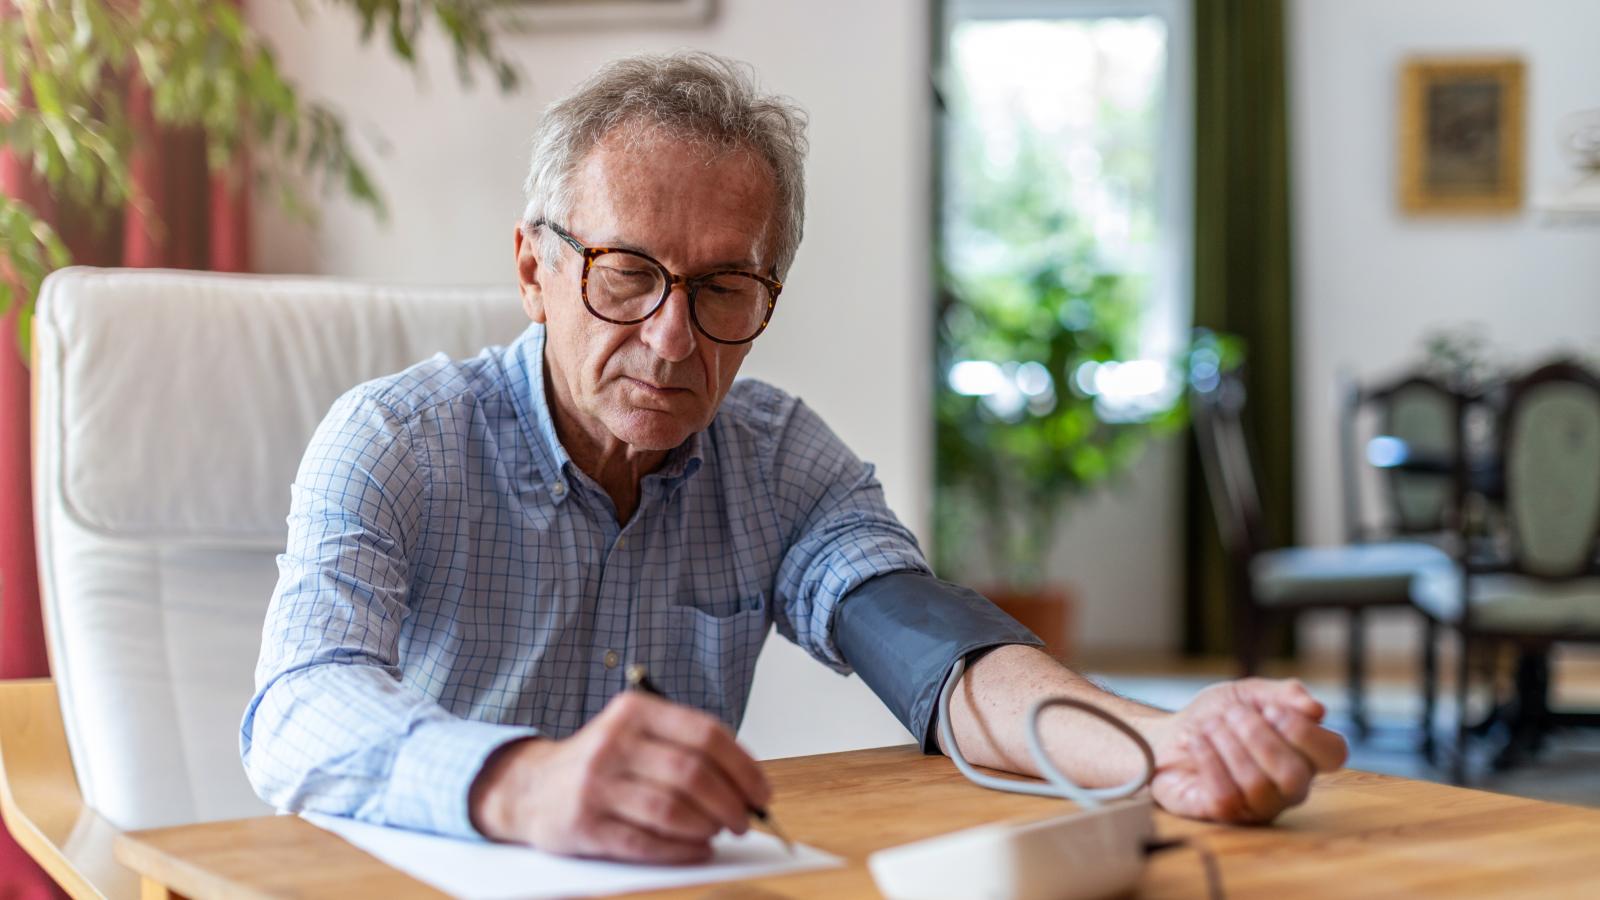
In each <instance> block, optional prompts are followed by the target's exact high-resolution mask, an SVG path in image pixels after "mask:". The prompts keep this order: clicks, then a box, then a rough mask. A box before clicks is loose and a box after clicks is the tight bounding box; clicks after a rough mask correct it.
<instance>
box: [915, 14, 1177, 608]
mask: <svg viewBox="0 0 1600 900" xmlns="http://www.w3.org/2000/svg"><path fill="white" fill-rule="evenodd" d="M1136 24H1137V23H1136ZM1110 27H1121V26H1117V25H1113V26H1110ZM999 28H1008V29H1011V31H1010V32H1009V35H1008V36H1007V38H1006V39H1004V40H1001V41H999V42H995V41H994V39H993V38H989V37H985V36H984V35H983V34H982V33H981V30H983V29H999ZM1101 28H1103V26H1102V25H1100V24H1099V23H1081V22H1067V23H1055V22H1042V23H1027V22H1023V23H990V22H986V21H978V22H974V23H968V24H965V25H963V26H962V27H961V28H960V29H958V30H957V32H956V33H955V35H954V37H953V41H952V48H953V49H952V73H953V77H952V78H951V80H950V82H949V84H948V85H947V87H948V90H949V95H948V96H949V101H950V103H949V108H950V110H951V119H950V127H949V128H948V129H947V131H946V135H947V140H946V143H945V151H946V159H945V161H944V170H945V171H944V177H945V194H946V205H945V208H944V209H943V210H942V211H941V216H942V219H941V221H942V223H943V228H942V230H943V235H942V246H941V248H940V251H941V273H940V280H941V299H940V306H939V309H938V312H937V329H938V331H937V344H936V346H937V370H938V373H939V383H938V387H937V395H936V398H935V426H936V456H935V481H936V487H937V490H936V495H935V505H934V519H935V533H934V548H933V549H934V559H935V562H936V564H937V566H938V568H939V569H940V570H941V572H942V573H944V574H946V575H948V576H950V577H955V578H958V579H963V580H979V581H982V580H994V581H998V582H1003V583H1004V584H1005V586H1007V587H1009V588H1013V589H1015V588H1024V589H1026V588H1032V587H1036V586H1039V585H1040V584H1041V583H1043V582H1045V581H1047V580H1048V577H1049V572H1048V571H1047V568H1048V567H1047V562H1046V561H1047V559H1048V555H1049V552H1050V548H1051V546H1052V544H1053V541H1054V538H1055V537H1056V534H1057V531H1058V529H1059V526H1060V525H1061V523H1062V522H1063V521H1064V519H1065V517H1066V515H1067V514H1068V512H1069V510H1070V507H1071V504H1072V502H1073V501H1074V500H1075V499H1077V498H1079V497H1081V496H1083V495H1085V494H1088V493H1090V492H1092V491H1095V490H1097V489H1099V488H1100V487H1102V486H1104V485H1105V484H1106V482H1107V481H1108V480H1109V479H1112V478H1113V477H1115V476H1116V475H1117V474H1119V473H1122V472H1125V471H1126V470H1127V469H1128V467H1129V466H1130V465H1131V464H1132V463H1133V462H1134V461H1135V460H1136V459H1137V458H1138V457H1139V454H1140V452H1141V450H1142V449H1143V448H1144V447H1145V445H1146V444H1147V443H1148V442H1149V440H1150V439H1151V438H1152V437H1154V436H1158V435H1164V434H1169V433H1172V432H1174V431H1176V430H1177V429H1179V428H1180V427H1181V426H1182V424H1183V422H1184V420H1185V408H1184V405H1183V403H1182V395H1181V387H1182V385H1181V384H1179V383H1174V382H1181V380H1182V379H1183V373H1185V372H1186V371H1187V369H1186V358H1185V357H1186V354H1185V353H1184V352H1183V351H1180V352H1179V353H1178V354H1176V357H1177V358H1174V359H1172V360H1169V361H1152V360H1145V361H1141V362H1138V363H1137V365H1139V366H1142V367H1143V369H1142V370H1141V371H1142V372H1145V373H1151V372H1154V373H1158V376H1157V377H1159V378H1162V379H1164V380H1165V382H1166V383H1165V385H1164V387H1163V388H1162V389H1161V390H1159V391H1157V392H1155V393H1154V394H1153V395H1152V397H1151V398H1148V399H1147V400H1146V401H1145V402H1144V403H1143V405H1142V406H1139V405H1137V404H1136V405H1135V406H1134V407H1128V406H1126V405H1124V406H1122V407H1120V408H1119V407H1118V406H1117V405H1116V403H1115V402H1114V401H1115V400H1116V399H1117V398H1115V397H1108V396H1106V395H1104V394H1103V392H1102V391H1100V390H1099V389H1098V388H1097V386H1096V383H1095V378H1094V374H1095V373H1096V372H1097V371H1104V372H1111V371H1113V370H1114V369H1115V368H1116V367H1117V366H1120V365H1126V362H1127V361H1130V360H1137V359H1138V358H1139V356H1140V351H1141V346H1140V337H1141V335H1140V330H1141V327H1142V325H1143V324H1144V321H1145V317H1146V316H1147V315H1148V307H1149V298H1150V296H1151V292H1152V289H1153V286H1152V283H1151V276H1150V274H1149V273H1150V272H1151V270H1152V269H1151V266H1150V265H1149V263H1148V261H1149V259H1150V257H1149V256H1148V255H1144V254H1148V253H1150V252H1153V251H1152V249H1151V248H1153V247H1154V245H1155V241H1156V232H1157V222H1156V219H1155V202H1154V199H1153V198H1154V195H1155V184H1154V180H1155V178H1156V175H1157V172H1158V170H1159V166H1158V164H1157V160H1156V157H1157V155H1158V153H1159V128H1160V120H1159V110H1160V102H1161V98H1160V93H1159V91H1158V90H1157V91H1153V92H1150V93H1147V94H1141V95H1140V96H1141V98H1142V99H1141V100H1140V101H1139V102H1135V103H1130V102H1128V101H1127V98H1126V93H1127V92H1124V96H1122V97H1120V98H1119V97H1114V96H1113V95H1114V94H1115V92H1114V91H1107V90H1104V89H1103V85H1104V84H1105V82H1103V81H1102V82H1097V84H1099V85H1101V86H1102V89H1101V90H1100V91H1099V92H1098V93H1092V94H1089V95H1085V94H1078V95H1074V96H1068V94H1067V93H1064V91H1065V90H1066V89H1065V88H1062V87H1060V86H1057V87H1055V88H1053V90H1054V91H1055V93H1054V94H1053V95H1051V96H1049V97H1045V98H1043V99H1044V102H1043V103H1041V102H1040V100H1041V93H1042V92H1045V91H1047V90H1052V89H1051V88H1049V86H1048V85H1044V86H1039V85H1035V84H1032V83H1027V84H1025V85H1024V86H1023V87H1022V88H1021V89H1020V90H1018V91H1017V92H1016V93H1012V94H1009V95H1005V94H1004V93H1003V90H1000V89H997V88H996V87H995V86H994V84H993V83H991V84H985V85H981V87H980V82H981V81H982V80H983V79H984V78H986V77H995V78H998V79H1002V80H1003V79H1005V78H1007V77H1011V76H1010V75H1009V69H1010V68H1011V67H1012V62H1013V61H1012V60H1011V59H1010V58H1008V57H1007V56H1006V54H1004V53H1001V54H998V55H997V54H995V51H994V49H993V48H995V47H997V46H998V47H999V48H1000V49H1002V50H1004V49H1006V48H1007V47H1009V46H1021V47H1026V46H1027V44H1026V43H1025V41H1026V39H1028V38H1029V37H1030V36H1029V35H1028V34H1027V33H1026V30H1027V29H1033V30H1034V31H1035V33H1037V34H1041V35H1045V36H1046V37H1049V35H1051V34H1054V35H1055V36H1056V37H1055V38H1049V39H1051V40H1054V39H1056V38H1061V39H1065V38H1069V37H1071V35H1068V34H1065V32H1066V31H1067V30H1070V29H1080V30H1081V31H1080V32H1078V33H1081V34H1091V33H1092V32H1093V31H1094V29H1101ZM962 29H969V30H967V31H963V30H962ZM1052 29H1054V30H1055V31H1051V30H1052ZM1104 33H1105V32H1104V31H1103V30H1102V31H1101V32H1100V34H1102V35H1103V34H1104ZM969 39H970V41H969ZM986 47H987V48H988V49H986ZM983 54H988V55H987V56H985V55H983ZM1101 71H1102V73H1108V74H1107V77H1110V76H1111V75H1114V74H1115V73H1112V71H1111V70H1110V69H1102V70H1101ZM986 72H993V73H997V74H996V75H994V76H988V75H986V74H985V73H986ZM979 90H981V91H982V92H983V96H978V95H977V94H974V93H972V92H974V91H979ZM1084 96H1092V97H1093V98H1094V100H1093V102H1095V103H1097V108H1095V109H1094V110H1093V114H1092V116H1088V117H1083V118H1086V119H1090V120H1092V122H1093V125H1092V126H1090V127H1089V128H1087V129H1086V128H1085V127H1084V126H1081V125H1068V126H1062V125H1061V122H1060V121H1059V119H1060V118H1061V116H1060V114H1059V111H1060V109H1062V108H1063V107H1062V104H1064V103H1068V102H1074V101H1075V100H1076V99H1077V98H1081V97H1084ZM997 97H999V98H1002V99H999V100H997V99H996V98H997ZM1040 109H1045V110H1046V111H1045V113H1043V114H1042V116H1041V114H1040V112H1039V110H1040ZM1052 117H1053V118H1052ZM1041 119H1043V120H1044V121H1043V124H1041ZM1081 120H1082V119H1080V121H1081ZM1052 128H1054V129H1055V130H1054V131H1051V130H1050V129H1052ZM1073 128H1077V129H1078V130H1076V131H1074V130H1072V129H1073ZM1086 158H1087V160H1088V162H1087V163H1086V162H1085V159H1086ZM1096 192H1099V193H1096ZM1106 197H1110V198H1111V199H1110V200H1109V201H1108V200H1105V199H1104V198H1106ZM1097 204H1098V208H1097ZM1107 209H1110V210H1111V212H1110V213H1109V217H1108V214H1107V212H1106V210H1107ZM1097 216H1098V217H1099V218H1098V221H1097ZM1119 216H1120V217H1121V218H1120V219H1118V217H1119ZM1111 220H1117V221H1118V222H1119V230H1118V232H1117V233H1116V234H1115V235H1114V236H1113V237H1111V238H1107V236H1106V235H1105V234H1104V233H1103V232H1102V231H1100V230H1097V228H1100V227H1103V225H1104V223H1105V222H1107V221H1111ZM975 576H976V579H975Z"/></svg>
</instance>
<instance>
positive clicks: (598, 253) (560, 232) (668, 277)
mask: <svg viewBox="0 0 1600 900" xmlns="http://www.w3.org/2000/svg"><path fill="white" fill-rule="evenodd" d="M528 227H529V228H540V227H548V228H549V229H550V230H551V231H552V232H554V233H555V235H556V237H558V238H560V239H561V240H562V242H563V243H565V244H566V245H567V246H569V247H571V248H572V249H574V250H576V251H578V253H579V254H580V255H582V256H583V275H582V277H581V278H580V280H579V282H578V296H579V298H580V299H582V300H583V308H584V309H587V310H588V311H589V315H591V316H594V317H595V318H596V319H599V320H600V321H602V322H610V323H611V324H612V325H637V324H639V323H640V322H643V321H645V320H646V319H649V318H650V317H651V316H654V315H655V314H656V313H658V312H660V311H661V307H663V306H665V305H666V304H667V298H668V297H670V296H672V290H673V288H676V287H677V286H678V285H680V284H681V285H683V287H684V290H685V291H686V292H687V293H688V296H689V321H690V322H693V323H694V328H695V330H696V331H698V332H700V333H701V334H703V335H705V336H706V339H707V340H710V341H714V342H716V343H718V344H728V345H738V344H748V343H750V342H751V341H753V340H755V339H756V338H758V337H760V336H761V333H762V332H763V331H766V330H767V324H768V323H769V322H771V321H772V312H773V310H774V309H776V308H777V306H778V293H779V292H780V291H782V290H783V282H781V281H778V280H777V279H775V278H768V277H767V276H765V275H759V274H757V273H755V272H747V271H745V270H743V269H717V270H716V271H714V272H706V273H704V274H701V275H694V276H689V275H679V274H678V273H676V272H674V271H672V270H671V269H669V268H667V267H666V266H665V265H662V263H661V261H660V260H658V259H656V258H655V257H653V256H651V255H650V254H648V253H641V252H640V251H638V250H634V249H631V248H629V247H589V246H585V245H584V243H583V242H582V241H580V240H578V239H577V238H576V237H573V236H572V233H571V232H569V231H567V230H566V229H565V228H562V227H561V226H560V225H557V224H556V223H554V222H551V221H549V220H547V219H540V220H538V221H537V222H534V223H533V224H532V225H530V226H528ZM607 253H626V254H628V255H629V256H637V257H639V258H640V259H643V260H644V261H646V262H648V263H650V264H651V265H653V266H655V267H656V269H658V270H659V271H660V272H661V274H662V275H663V276H665V286H664V287H663V288H662V290H661V297H660V298H659V299H658V300H656V303H655V305H654V306H652V307H650V311H649V312H647V313H645V314H644V315H642V316H640V317H639V318H637V319H613V318H611V317H610V316H605V315H601V314H600V313H599V312H598V311H597V310H596V309H595V308H594V306H593V305H592V304H590V303H589V268H590V266H592V265H593V264H594V261H595V260H596V259H599V258H600V257H602V256H604V255H606V254H607ZM718 275H742V276H744V277H746V278H754V279H755V280H756V281H758V282H760V283H761V284H762V285H763V286H765V287H766V289H767V294H768V296H767V311H766V314H765V315H764V316H762V318H761V324H760V325H759V326H757V327H756V330H755V332H754V333H752V334H751V335H750V336H749V337H747V338H741V339H739V340H737V341H730V340H726V339H723V338H719V337H717V336H716V335H714V334H712V333H711V332H709V331H707V330H706V329H705V326H704V325H701V324H700V316H699V315H698V314H697V313H696V312H695V295H696V294H697V293H698V292H699V290H700V285H701V284H704V283H705V282H707V281H709V280H710V279H712V278H715V277H717V276H718Z"/></svg>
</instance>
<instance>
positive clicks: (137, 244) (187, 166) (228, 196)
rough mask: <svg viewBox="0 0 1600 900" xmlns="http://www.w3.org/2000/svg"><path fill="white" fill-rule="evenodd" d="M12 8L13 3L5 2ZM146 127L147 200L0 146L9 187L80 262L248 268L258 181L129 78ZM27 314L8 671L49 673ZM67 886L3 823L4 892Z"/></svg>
mask: <svg viewBox="0 0 1600 900" xmlns="http://www.w3.org/2000/svg"><path fill="white" fill-rule="evenodd" d="M0 11H3V10H0ZM127 92H128V108H129V111H130V114H131V116H132V117H133V119H134V122H133V125H134V133H135V134H137V135H139V136H140V138H139V144H138V146H136V147H135V149H134V152H133V155H132V157H131V158H130V161H129V162H130V166H131V168H132V175H133V180H134V181H135V183H137V184H138V185H139V187H140V188H141V189H142V191H143V193H144V195H145V196H146V197H148V199H149V205H148V207H147V208H145V209H143V210H141V209H135V208H133V207H132V206H129V207H128V208H127V209H125V210H124V211H122V212H121V213H120V214H117V215H111V216H104V217H98V218H97V217H95V216H91V215H87V214H85V213H83V212H82V211H79V210H74V209H72V208H71V207H69V206H68V205H66V204H63V203H58V202H56V201H55V199H54V198H52V197H51V196H50V195H49V194H48V192H46V191H45V190H44V189H43V188H42V187H41V185H39V183H38V182H36V181H35V180H33V179H32V178H31V177H30V173H29V171H28V168H27V165H26V163H24V162H23V161H21V160H18V159H17V158H15V156H13V155H12V154H11V153H9V152H8V151H0V191H3V192H4V193H5V194H6V195H8V196H11V197H14V198H17V199H20V200H22V201H24V202H26V203H28V204H29V205H30V206H32V207H33V209H34V210H35V211H37V212H38V213H39V214H40V215H42V216H43V217H44V218H45V219H46V220H48V221H49V222H50V223H51V225H52V226H53V227H55V228H56V229H57V231H58V232H59V233H60V234H61V236H62V239H63V241H65V242H66V244H67V246H68V247H69V248H70V249H71V251H72V258H73V261H74V262H75V263H79V264H83V265H92V266H139V267H169V268H180V269H214V270H218V271H224V272H243V271H248V269H249V267H250V266H249V243H250V241H249V217H248V179H247V178H245V177H244V176H243V173H244V167H245V162H244V160H242V159H241V160H240V161H239V164H238V165H237V166H236V167H235V170H234V171H231V172H225V173H212V172H210V171H208V169H207V167H206V154H205V138H204V135H203V134H201V133H199V132H195V131H175V130H170V129H162V128H157V127H156V126H155V122H154V119H153V117H152V115H151V111H150V95H149V90H148V89H147V88H146V87H145V86H144V84H143V83H142V82H138V81H136V80H135V81H133V82H131V83H130V84H129V85H128V87H127ZM15 335H16V330H15V314H14V313H13V314H12V316H9V317H7V318H6V320H5V321H4V322H0V678H33V677H38V676H43V675H48V674H49V663H48V661H47V660H46V657H45V649H44V629H43V626H42V624H41V618H40V613H39V585H38V569H37V566H36V563H35V557H34V540H33V537H34V536H33V501H32V487H31V479H30V471H31V469H30V451H29V446H30V442H29V407H30V404H29V373H28V367H27V361H25V360H23V359H22V358H21V357H20V355H19V353H18V351H17V342H16V340H15ZM58 896H64V895H62V894H60V892H59V891H58V890H57V889H56V888H55V886H54V885H53V884H51V882H50V880H49V878H48V877H47V876H46V875H45V874H44V872H43V871H41V870H40V869H38V867H37V866H35V865H34V864H33V861H32V860H31V859H29V858H28V856H27V855H26V854H24V853H23V852H22V850H21V848H19V847H17V846H16V844H15V843H14V842H12V840H11V837H10V834H9V833H4V832H0V900H11V898H17V900H32V898H44V897H58Z"/></svg>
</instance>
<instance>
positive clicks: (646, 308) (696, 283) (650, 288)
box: [532, 219, 783, 344]
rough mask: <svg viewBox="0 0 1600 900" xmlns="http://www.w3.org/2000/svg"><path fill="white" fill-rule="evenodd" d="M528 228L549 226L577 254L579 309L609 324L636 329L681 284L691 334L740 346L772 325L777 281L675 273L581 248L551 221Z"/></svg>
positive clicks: (614, 250) (632, 254)
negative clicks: (579, 265)
mask: <svg viewBox="0 0 1600 900" xmlns="http://www.w3.org/2000/svg"><path fill="white" fill-rule="evenodd" d="M532 227H533V228H541V227H543V228H549V229H550V231H551V232H552V233H553V234H555V235H556V236H557V237H559V238H560V239H561V240H562V241H563V242H565V243H566V244H567V245H568V246H570V247H571V248H572V249H574V250H576V251H578V253H579V254H581V255H582V256H583V275H582V279H581V281H580V283H579V292H580V294H581V296H582V297H583V305H584V308H586V309H587V310H589V313H590V315H592V316H594V317H595V318H597V319H600V320H601V321H604V322H610V323H611V324H613V325H637V324H639V323H640V322H643V321H644V320H646V319H648V318H650V317H651V316H653V315H655V314H656V313H657V312H659V311H660V309H661V307H662V306H664V305H665V304H666V302H667V297H669V296H670V295H671V294H672V289H673V288H674V287H676V286H678V285H680V284H681V285H683V286H684V290H685V291H686V292H687V294H688V298H689V320H690V321H691V322H693V323H694V327H695V329H696V330H697V331H699V332H700V333H701V334H703V335H705V336H706V337H707V338H709V339H711V340H712V341H715V342H716V343H719V344H746V343H749V342H750V341H753V340H755V339H756V337H757V336H758V335H760V334H761V332H762V331H763V330H765V329H766V327H767V323H768V322H770V321H772V311H773V309H774V308H775V307H776V306H777V305H778V293H779V292H780V291H782V290H783V282H781V281H777V280H775V279H772V278H767V277H765V276H763V275H757V274H756V273H754V272H745V271H742V270H738V269H721V270H717V271H714V272H706V273H705V274H703V275H695V276H693V277H690V276H687V275H679V274H677V273H675V272H672V271H671V270H669V269H668V268H667V267H666V266H664V265H662V264H661V263H660V262H659V261H657V260H656V259H655V258H654V257H651V256H649V255H648V254H645V253H640V252H639V251H637V250H627V249H623V248H621V247H589V246H586V245H585V244H584V243H583V242H582V241H580V240H578V239H577V238H575V237H573V236H572V234H571V233H570V232H568V231H567V230H566V229H565V228H562V227H561V226H560V225H557V224H555V223H554V222H549V221H546V220H544V219H540V220H538V221H537V222H534V223H533V225H532Z"/></svg>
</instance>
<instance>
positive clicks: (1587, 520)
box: [1500, 360, 1600, 579]
mask: <svg viewBox="0 0 1600 900" xmlns="http://www.w3.org/2000/svg"><path fill="white" fill-rule="evenodd" d="M1500 441H1501V459H1502V464H1503V465H1504V468H1505V480H1506V481H1505V518H1506V530H1507V532H1508V535H1507V536H1508V538H1509V547H1508V551H1509V561H1510V568H1511V569H1512V570H1513V571H1517V572H1520V573H1523V574H1527V575H1534V576H1538V577H1541V578H1549V579H1558V578H1573V577H1579V576H1586V575H1595V574H1600V566H1597V564H1600V560H1597V550H1600V548H1597V544H1600V377H1597V376H1596V375H1595V373H1594V372H1592V371H1590V370H1589V369H1587V368H1585V367H1584V366H1582V365H1579V364H1577V363H1574V362H1571V361H1566V360H1562V361H1557V362H1552V363H1549V364H1547V365H1543V366H1540V367H1539V368H1537V369H1534V370H1533V371H1532V372H1529V373H1527V374H1526V375H1523V376H1522V377H1520V378H1518V379H1516V380H1515V381H1513V382H1512V383H1511V384H1509V385H1508V386H1507V388H1506V409H1505V418H1504V420H1503V423H1502V425H1501V431H1500Z"/></svg>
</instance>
